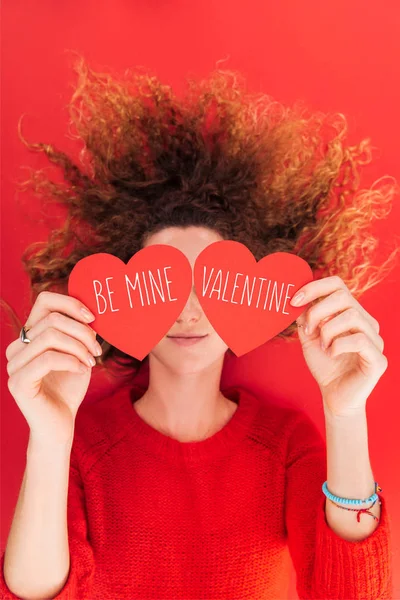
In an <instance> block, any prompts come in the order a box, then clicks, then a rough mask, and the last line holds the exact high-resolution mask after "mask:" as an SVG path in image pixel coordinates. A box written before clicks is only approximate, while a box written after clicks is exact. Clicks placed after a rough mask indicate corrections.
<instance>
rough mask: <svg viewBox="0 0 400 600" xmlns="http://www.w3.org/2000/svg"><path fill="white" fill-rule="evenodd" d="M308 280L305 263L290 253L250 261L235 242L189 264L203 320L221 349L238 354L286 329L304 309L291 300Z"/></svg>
mask: <svg viewBox="0 0 400 600" xmlns="http://www.w3.org/2000/svg"><path fill="white" fill-rule="evenodd" d="M312 280H313V273H312V270H311V268H310V266H309V265H308V263H307V262H306V261H305V260H303V259H302V258H300V257H298V256H296V255H295V254H291V253H290V252H275V253H273V254H269V255H267V256H264V257H263V258H262V259H261V260H260V261H258V262H257V261H256V259H255V258H254V256H253V254H252V253H251V252H250V250H249V249H248V248H247V247H246V246H245V245H244V244H241V243H240V242H235V241H233V240H221V241H218V242H214V243H212V244H210V245H209V246H207V247H206V248H205V249H204V250H203V251H202V252H201V253H200V254H199V255H198V257H197V259H196V262H195V265H194V286H195V289H196V293H197V297H198V300H199V302H200V304H201V306H202V308H203V310H204V312H205V314H206V315H207V318H208V320H209V321H210V323H211V325H212V326H213V327H214V329H215V331H216V332H217V333H218V335H219V336H220V337H221V338H222V339H223V341H224V342H225V343H226V344H227V346H228V347H229V348H230V349H231V350H232V351H233V352H234V353H235V354H236V356H242V354H246V352H250V350H253V349H254V348H257V347H258V346H260V345H261V344H264V343H265V342H267V341H268V340H270V339H271V338H273V337H274V336H275V335H277V334H278V333H280V332H281V331H283V330H284V329H286V327H288V326H289V325H290V324H291V323H293V321H294V320H295V319H297V317H298V316H299V315H300V314H301V313H302V312H303V311H304V310H305V308H306V305H303V306H300V307H295V306H291V305H290V300H291V298H292V297H293V296H294V295H295V293H296V292H297V290H298V289H300V288H301V287H302V286H303V285H305V284H306V283H309V282H310V281H312Z"/></svg>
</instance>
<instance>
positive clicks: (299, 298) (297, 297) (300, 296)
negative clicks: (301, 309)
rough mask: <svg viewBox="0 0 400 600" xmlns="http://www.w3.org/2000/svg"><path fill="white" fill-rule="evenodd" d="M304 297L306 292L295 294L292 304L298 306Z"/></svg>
mask: <svg viewBox="0 0 400 600" xmlns="http://www.w3.org/2000/svg"><path fill="white" fill-rule="evenodd" d="M303 298H304V292H300V294H295V295H294V297H293V298H292V299H291V301H290V304H294V306H297V305H298V304H300V302H301V301H302V300H303Z"/></svg>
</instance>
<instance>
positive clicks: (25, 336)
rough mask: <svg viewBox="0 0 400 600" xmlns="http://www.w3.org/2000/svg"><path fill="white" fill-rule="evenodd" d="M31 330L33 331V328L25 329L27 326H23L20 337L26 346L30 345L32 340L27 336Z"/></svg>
mask: <svg viewBox="0 0 400 600" xmlns="http://www.w3.org/2000/svg"><path fill="white" fill-rule="evenodd" d="M29 329H31V327H29V328H28V329H25V326H23V327H22V328H21V332H20V335H19V337H20V340H21V342H24V344H29V343H30V342H31V340H30V339H29V338H28V337H27V335H26V333H27V331H29Z"/></svg>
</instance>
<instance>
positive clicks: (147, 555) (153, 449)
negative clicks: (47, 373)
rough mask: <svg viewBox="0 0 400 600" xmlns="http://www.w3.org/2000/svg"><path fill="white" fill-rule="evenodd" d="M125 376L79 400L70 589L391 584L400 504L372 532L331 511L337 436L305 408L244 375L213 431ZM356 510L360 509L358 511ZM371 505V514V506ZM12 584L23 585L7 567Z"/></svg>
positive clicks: (370, 587) (111, 599) (378, 591)
mask: <svg viewBox="0 0 400 600" xmlns="http://www.w3.org/2000/svg"><path fill="white" fill-rule="evenodd" d="M143 392H144V389H143V388H140V387H138V386H136V385H135V386H130V387H124V388H122V389H119V390H117V392H115V393H114V394H113V395H111V396H109V397H107V398H105V399H104V400H101V401H99V402H96V403H94V404H89V405H85V404H83V405H82V406H81V407H80V409H79V412H78V415H77V419H76V424H75V435H74V443H73V447H72V453H71V467H70V481H69V491H68V531H69V548H70V555H71V567H70V573H69V577H68V580H67V582H66V584H65V586H64V588H63V589H62V591H61V592H60V593H59V594H58V595H57V596H56V598H57V599H67V598H69V599H71V600H72V599H73V600H77V599H87V598H88V599H90V600H120V599H121V600H122V599H129V600H134V599H148V598H151V599H161V598H169V599H174V600H177V599H185V600H188V599H196V600H199V599H200V598H202V599H214V598H220V599H224V600H231V599H232V600H233V599H235V600H237V599H239V598H240V599H241V600H242V599H245V598H248V599H251V600H258V599H267V598H269V599H274V600H277V599H279V600H281V599H284V598H287V590H288V584H289V578H290V560H291V559H292V561H293V564H294V568H295V570H296V579H297V591H298V595H299V597H300V598H307V599H313V598H314V599H317V598H318V599H319V600H321V599H325V598H326V599H329V598H332V599H333V598H334V599H335V600H338V599H346V600H350V599H352V598H363V600H369V599H370V600H372V599H374V600H376V599H390V598H392V593H393V592H392V566H391V564H392V552H391V537H390V530H389V518H388V514H387V512H386V504H385V499H384V497H383V496H380V500H381V502H382V506H381V521H380V523H379V525H378V527H377V529H376V530H375V531H374V532H373V534H372V535H370V536H369V537H368V538H366V539H364V540H362V541H361V542H348V541H346V540H344V539H342V538H340V537H339V536H338V535H336V534H335V533H334V532H333V530H332V529H331V528H330V527H329V526H328V524H327V522H326V520H325V496H324V494H323V492H322V490H321V486H322V484H323V482H324V481H325V480H326V445H325V442H324V440H323V438H322V437H321V435H320V433H319V431H318V429H317V428H316V426H315V425H314V424H313V422H312V421H311V420H310V419H309V418H308V417H307V416H306V415H305V414H303V413H302V412H300V411H298V410H297V409H293V408H288V407H280V406H276V405H269V404H265V403H262V402H261V401H259V400H258V398H257V397H255V396H254V394H252V393H250V392H249V391H246V390H244V389H243V388H238V387H235V388H230V389H228V390H224V394H225V395H226V396H228V397H229V398H231V399H233V400H235V401H236V402H238V408H237V410H236V412H235V413H234V414H233V416H232V417H231V419H230V421H229V422H228V423H226V424H225V425H224V427H223V428H222V429H220V430H219V431H218V432H217V433H215V434H214V435H212V436H211V437H209V438H207V439H205V440H202V441H200V442H179V441H178V440H175V439H173V438H171V437H169V436H167V435H164V434H162V433H161V432H159V431H158V430H156V429H154V428H152V427H151V426H150V425H149V424H147V423H146V422H145V421H144V420H143V419H142V418H141V417H140V416H139V414H138V413H137V412H136V411H135V410H134V408H133V406H132V402H133V401H134V400H135V399H137V398H139V397H140V396H141V395H142V394H143ZM354 518H356V517H354ZM361 518H371V517H369V516H368V515H361ZM3 564H4V553H3V555H2V569H1V573H2V582H1V591H2V597H4V598H8V599H11V598H17V596H15V595H14V594H12V593H10V592H9V590H8V588H7V586H6V584H5V581H4V574H3Z"/></svg>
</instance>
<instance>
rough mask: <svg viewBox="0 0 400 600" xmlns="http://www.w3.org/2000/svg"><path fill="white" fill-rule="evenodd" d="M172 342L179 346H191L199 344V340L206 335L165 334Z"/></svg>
mask: <svg viewBox="0 0 400 600" xmlns="http://www.w3.org/2000/svg"><path fill="white" fill-rule="evenodd" d="M167 337H168V338H169V339H170V340H171V341H172V342H174V343H175V344H178V345H179V346H193V345H194V344H199V343H200V342H201V340H204V339H205V338H206V337H207V335H202V336H193V335H192V336H182V337H179V336H174V335H168V336H167Z"/></svg>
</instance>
